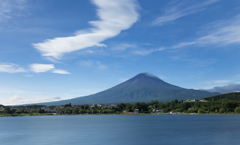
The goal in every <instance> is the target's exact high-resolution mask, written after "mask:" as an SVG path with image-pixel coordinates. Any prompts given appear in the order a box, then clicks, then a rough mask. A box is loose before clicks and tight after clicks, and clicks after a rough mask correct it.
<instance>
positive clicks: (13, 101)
mask: <svg viewBox="0 0 240 145" xmlns="http://www.w3.org/2000/svg"><path fill="white" fill-rule="evenodd" d="M60 99H61V97H52V98H46V99H36V98H24V97H21V96H18V95H14V96H11V97H9V98H8V99H7V100H5V101H4V102H3V104H4V105H20V104H29V103H41V102H51V101H57V100H60Z"/></svg>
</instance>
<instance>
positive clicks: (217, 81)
mask: <svg viewBox="0 0 240 145" xmlns="http://www.w3.org/2000/svg"><path fill="white" fill-rule="evenodd" d="M229 82H232V81H231V80H215V81H213V83H214V84H224V83H229Z"/></svg>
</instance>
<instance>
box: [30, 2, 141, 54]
mask: <svg viewBox="0 0 240 145" xmlns="http://www.w3.org/2000/svg"><path fill="white" fill-rule="evenodd" d="M92 2H93V3H94V4H95V5H96V6H97V7H98V9H97V15H98V17H99V18H100V20H99V21H91V22H89V23H90V24H91V25H92V26H93V28H91V29H89V30H82V31H81V32H77V33H76V36H71V37H58V38H54V39H47V40H45V41H44V42H42V43H36V44H33V46H34V47H35V48H36V49H37V50H39V51H40V52H41V53H42V56H48V57H53V58H55V59H60V58H61V56H62V55H63V54H64V53H69V52H72V51H76V50H80V49H84V48H88V47H92V46H101V47H104V46H105V45H103V44H100V43H101V42H103V41H104V40H106V39H108V38H111V37H115V36H117V35H118V34H119V33H120V32H121V31H122V30H126V29H128V28H130V27H131V26H132V25H133V23H135V22H136V21H137V20H138V17H139V14H138V12H137V8H138V5H137V2H136V1H135V0H114V1H113V0H92Z"/></svg>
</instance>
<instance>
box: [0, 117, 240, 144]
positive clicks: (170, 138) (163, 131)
mask: <svg viewBox="0 0 240 145" xmlns="http://www.w3.org/2000/svg"><path fill="white" fill-rule="evenodd" d="M0 144H1V145H67V144H69V145H100V144H104V145H110V144H111V145H190V144H194V145H237V144H240V115H76V116H31V117H0Z"/></svg>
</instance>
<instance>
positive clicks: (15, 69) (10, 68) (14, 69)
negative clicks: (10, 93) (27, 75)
mask: <svg viewBox="0 0 240 145" xmlns="http://www.w3.org/2000/svg"><path fill="white" fill-rule="evenodd" d="M0 72H5V73H23V72H27V71H26V70H25V69H24V68H22V67H19V66H18V65H16V64H12V63H10V64H0Z"/></svg>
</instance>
